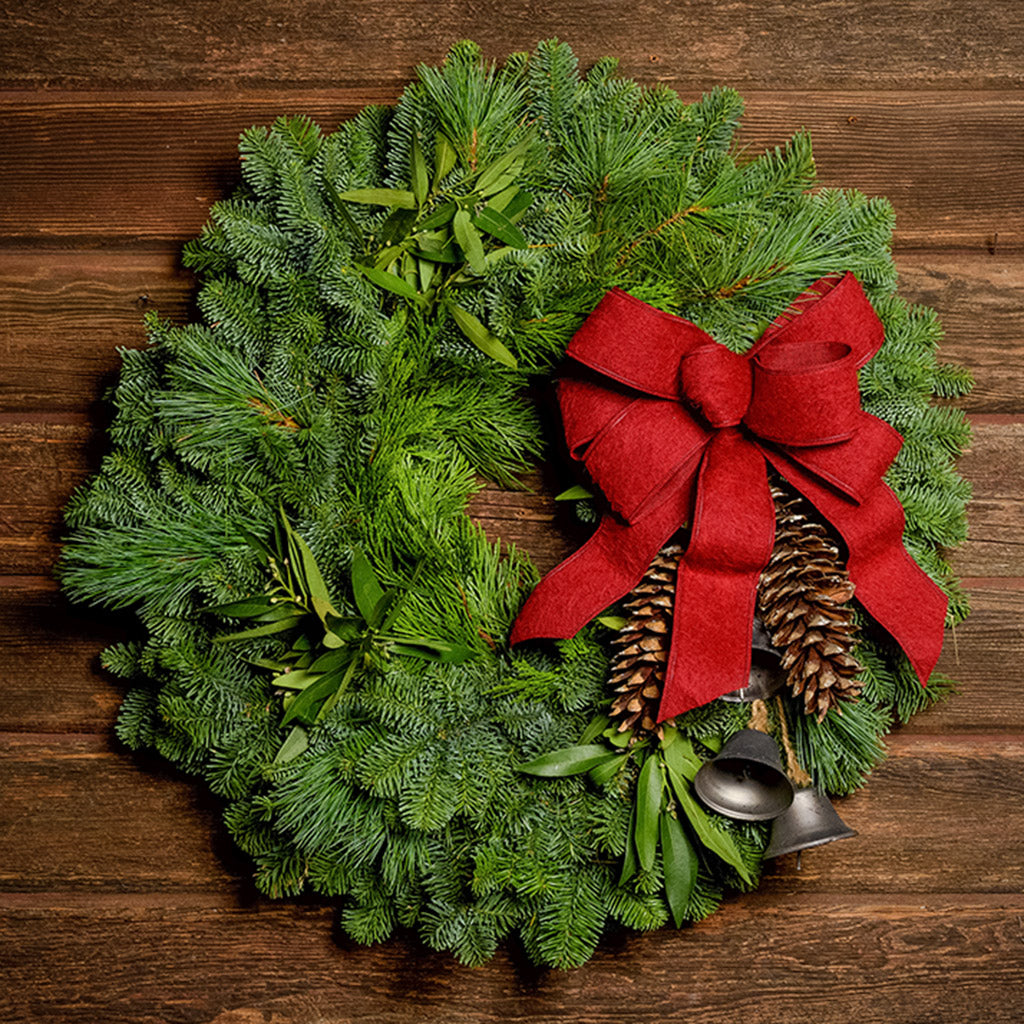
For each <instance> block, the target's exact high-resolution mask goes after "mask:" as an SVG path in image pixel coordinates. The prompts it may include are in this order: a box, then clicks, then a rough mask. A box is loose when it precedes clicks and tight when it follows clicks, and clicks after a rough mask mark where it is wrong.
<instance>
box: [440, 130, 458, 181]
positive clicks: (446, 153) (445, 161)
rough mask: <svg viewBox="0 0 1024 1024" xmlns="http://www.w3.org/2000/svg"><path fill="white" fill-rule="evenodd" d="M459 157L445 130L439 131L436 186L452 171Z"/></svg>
mask: <svg viewBox="0 0 1024 1024" xmlns="http://www.w3.org/2000/svg"><path fill="white" fill-rule="evenodd" d="M457 159H458V156H457V154H456V152H455V147H454V146H453V145H452V144H451V142H450V141H449V140H448V136H447V135H445V134H444V133H443V132H438V133H437V139H436V141H435V142H434V185H435V187H436V185H437V183H438V182H439V181H441V180H442V179H443V178H444V177H446V176H447V175H448V174H450V173H451V171H452V168H453V167H454V166H455V161H456V160H457Z"/></svg>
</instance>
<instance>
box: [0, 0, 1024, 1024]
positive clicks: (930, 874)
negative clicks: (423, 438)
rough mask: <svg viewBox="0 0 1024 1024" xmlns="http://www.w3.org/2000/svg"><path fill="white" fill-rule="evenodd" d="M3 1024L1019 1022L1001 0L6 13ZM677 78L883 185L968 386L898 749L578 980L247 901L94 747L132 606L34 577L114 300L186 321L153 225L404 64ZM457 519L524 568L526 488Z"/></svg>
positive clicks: (1012, 324)
mask: <svg viewBox="0 0 1024 1024" xmlns="http://www.w3.org/2000/svg"><path fill="white" fill-rule="evenodd" d="M0 27H2V29H3V31H2V32H0V124H2V130H3V134H2V139H3V141H2V143H0V481H2V487H0V636H2V640H3V646H2V660H0V694H2V699H0V778H2V785H3V791H2V793H3V795H2V800H0V844H2V846H0V965H2V977H3V983H2V985H0V1017H2V1019H3V1020H4V1021H11V1022H37V1021H38V1022H47V1024H65V1022H67V1024H71V1022H82V1024H86V1022H88V1024H93V1022H110V1024H120V1022H125V1024H128V1022H132V1024H138V1022H175V1024H176V1022H181V1024H186V1022H188V1024H193V1022H204V1024H205V1022H216V1024H314V1022H321V1024H357V1022H358V1024H392V1022H393V1024H413V1022H416V1024H418V1022H426V1021H429V1022H434V1021H437V1022H446V1024H448V1022H451V1024H463V1022H487V1021H499V1020H506V1021H515V1022H521V1024H543V1022H549V1021H550V1022H555V1021H577V1022H581V1024H622V1022H638V1024H639V1022H662V1021H691V1020H700V1021H702V1022H705V1024H737V1022H743V1024H778V1022H783V1021H784V1022H787V1024H805V1022H806V1024H832V1022H834V1024H849V1022H851V1021H858V1022H863V1024H874V1022H877V1024H883V1022H884V1024H933V1022H934V1024H971V1022H985V1024H993V1022H996V1024H1000V1022H1007V1024H1009V1022H1018V1021H1020V1020H1022V1019H1024V895H1022V887H1024V702H1022V700H1021V684H1022V682H1024V679H1022V675H1024V673H1022V670H1021V664H1022V662H1024V629H1022V628H1021V620H1022V615H1024V529H1022V527H1024V465H1022V459H1021V453H1022V449H1024V365H1022V360H1021V356H1022V354H1024V320H1022V317H1021V312H1022V305H1024V299H1022V284H1024V217H1022V214H1021V210H1022V207H1024V177H1022V174H1021V167H1022V166H1024V159H1022V158H1024V131H1022V128H1024V124H1022V115H1024V5H1022V4H1021V3H1020V2H1019V0H973V2H967V3H964V2H963V0H960V2H953V0H903V2H901V3H893V2H891V0H864V2H853V0H831V2H828V3H816V2H808V3H806V4H802V5H798V4H790V3H787V2H783V0H759V2H755V0H730V2H728V3H725V2H717V0H716V2H708V0H634V2H630V3H626V2H624V0H610V2H604V0H563V2H562V3H560V4H551V3H543V4H542V3H539V2H535V0H505V2H504V3H503V4H501V5H500V6H498V5H493V6H492V5H489V4H482V3H471V2H462V3H459V2H455V0H395V2H393V3H391V4H390V5H380V4H377V3H373V2H370V0H347V2H341V0H248V2H245V3H240V4H210V3H208V2H202V0H177V2H175V3H170V2H169V0H148V2H147V0H140V2H138V3H134V4H125V3H124V2H123V0H118V2H114V0H78V2H76V3H74V4H68V3H57V2H54V0H22V2H21V3H19V4H18V5H14V4H9V5H6V6H5V13H4V15H3V21H2V23H0ZM550 36H557V37H559V38H562V39H565V40H566V41H568V42H570V43H571V44H572V45H573V46H574V47H575V48H576V50H577V53H578V54H579V56H580V58H581V61H582V62H583V63H584V64H585V65H586V64H588V63H590V62H592V61H593V60H595V59H596V58H597V57H599V56H601V55H603V54H605V53H607V52H614V53H616V54H617V55H619V56H620V57H621V61H622V62H621V68H622V71H623V72H624V73H625V74H628V75H631V76H633V77H636V78H638V79H639V80H641V81H643V82H647V83H655V82H664V83H666V84H668V85H670V86H672V87H673V88H676V89H678V90H679V91H680V92H681V93H682V94H683V95H684V96H686V97H694V96H696V95H698V94H699V93H700V92H701V91H703V90H704V89H706V88H708V87H710V86H712V85H714V84H719V83H723V84H732V85H735V86H737V87H739V88H741V89H742V90H743V91H744V93H745V95H746V97H747V100H748V114H747V118H746V121H745V125H744V128H743V129H742V132H741V136H740V138H741V142H742V143H743V144H744V145H746V146H749V147H751V148H753V149H757V148H759V147H762V146H765V145H775V144H778V143H780V142H782V141H783V140H784V139H785V138H786V137H787V135H789V134H790V133H791V132H792V131H793V130H795V129H797V128H799V127H807V128H809V129H811V131H812V132H813V135H814V141H815V151H816V155H817V159H818V164H819V169H820V174H821V178H822V181H823V182H824V183H825V184H829V185H839V186H844V187H856V188H860V189H863V190H864V191H866V192H869V193H875V194H878V193H882V194H886V195H888V196H890V197H891V198H892V200H893V202H894V203H895V206H896V211H897V215H898V228H897V236H896V246H897V263H898V266H899V269H900V274H901V287H902V290H903V294H904V295H906V296H907V297H908V298H910V299H913V300H917V301H924V302H927V303H929V304H931V305H933V306H934V307H935V308H936V309H938V311H939V312H940V314H941V316H942V318H943V321H944V324H945V326H946V330H947V338H946V343H945V349H944V352H945V355H946V357H948V358H949V359H952V360H957V361H960V362H963V363H965V364H967V365H968V366H970V367H971V369H972V370H973V371H974V373H975V375H976V377H977V382H978V386H977V389H976V391H975V392H974V393H973V395H971V396H970V397H969V398H967V399H965V400H964V402H963V406H964V408H965V409H967V410H968V412H969V415H970V417H971V420H972V422H973V425H974V431H975V434H974V444H973V447H972V449H971V451H970V452H969V453H968V454H967V455H966V456H965V458H964V460H963V463H962V465H963V470H964V472H965V474H966V475H967V476H968V477H969V478H970V479H971V480H972V481H973V483H974V487H975V499H974V501H973V503H972V506H971V531H970V539H969V541H968V543H967V544H966V545H965V546H964V547H963V549H962V550H961V551H960V552H959V553H958V555H957V557H956V562H957V565H958V568H959V570H960V572H961V573H962V574H963V575H964V577H965V580H966V584H967V587H968V589H969V590H970V592H971V595H972V601H973V605H974V609H975V612H974V615H973V616H972V617H971V619H969V620H968V621H967V622H966V623H965V624H964V625H963V626H961V627H960V628H959V629H958V630H957V633H956V636H955V637H950V638H948V640H947V645H946V653H945V654H944V656H943V663H942V668H944V669H945V670H946V671H947V672H949V673H950V674H952V675H954V676H956V677H957V678H958V679H960V680H961V681H962V693H961V695H960V696H958V697H957V698H955V699H954V700H953V701H951V702H949V703H948V704H946V705H944V706H943V707H941V708H937V709H935V710H933V711H932V712H929V713H928V714H926V715H923V716H920V717H919V718H918V719H917V720H915V721H914V722H913V723H912V724H911V725H910V726H909V727H907V728H905V729H903V730H901V731H900V732H899V733H897V734H894V735H893V737H892V738H891V741H890V751H891V757H890V760H889V761H888V762H887V763H886V764H885V765H884V766H883V767H882V768H881V769H880V770H879V771H878V772H877V773H876V774H875V775H874V777H873V779H872V781H871V783H870V784H869V786H868V787H867V788H866V789H865V790H863V791H861V792H860V793H859V794H857V795H856V796H855V797H853V798H851V799H849V800H847V801H846V802H845V803H844V805H843V815H844V817H845V818H846V819H847V820H848V821H849V822H850V823H851V824H852V825H853V826H854V827H856V828H857V829H858V830H859V832H860V837H859V838H858V839H857V840H854V841H852V842H847V843H843V844H841V845H839V846H836V847H826V848H823V849H821V850H814V851H810V852H808V853H807V854H805V855H804V857H803V869H802V870H801V871H799V872H798V871H797V870H796V868H795V865H794V864H793V863H792V861H793V860H794V858H787V859H784V860H783V861H781V862H779V863H778V864H777V865H776V866H775V867H774V868H773V869H772V871H771V874H770V877H768V878H767V879H766V881H765V884H764V885H763V887H762V889H761V890H760V891H759V892H758V893H757V894H755V895H752V896H747V897H743V898H735V899H732V900H730V901H728V903H727V904H726V905H725V907H724V908H723V909H722V911H721V912H720V913H718V914H717V915H715V916H714V917H713V918H711V919H710V920H709V921H707V922H705V923H703V924H701V925H699V926H697V927H693V928H689V929H686V930H684V931H682V932H673V931H668V930H666V931H662V932H658V933H656V934H651V935H645V936H637V937H630V938H620V939H617V940H615V941H609V942H607V943H605V944H604V945H602V946H601V948H600V949H599V951H598V954H597V956H596V957H595V958H594V960H593V961H592V962H591V963H590V964H588V965H587V966H586V967H584V968H581V969H580V970H577V971H573V972H569V973H559V972H549V971H541V970H537V969H536V968H533V967H531V966H530V965H529V964H528V963H527V962H525V960H524V958H523V957H522V955H521V953H520V952H519V951H518V950H517V949H516V948H515V947H510V948H508V949H505V950H503V951H502V952H501V953H500V954H499V956H498V957H496V958H495V960H494V961H493V962H491V963H490V964H488V965H487V966H485V967H483V968H479V969H475V970H468V969H465V968H462V967H459V966H458V965H456V964H455V963H453V961H452V960H451V959H450V958H449V957H447V956H444V955H441V954H434V953H428V952H425V951H424V950H423V949H422V948H421V947H420V946H419V945H418V944H417V943H416V942H415V941H414V940H413V939H411V938H405V939H400V940H395V941H392V942H389V943H386V944H384V945H382V946H379V947H374V948H370V949H364V948H360V947H355V946H352V945H351V944H350V943H348V942H347V941H346V940H344V939H343V938H340V937H339V936H338V934H337V933H336V931H335V929H334V927H333V911H332V908H331V907H330V906H329V905H328V904H326V903H323V902H318V901H315V900H304V901H290V902H280V903H274V902H271V901H269V900H266V899H263V898H261V897H258V896H257V895H255V893H254V892H253V890H252V887H251V885H250V883H249V881H248V865H247V864H246V863H245V859H244V858H243V857H242V856H240V855H239V854H237V853H236V852H235V851H234V850H233V849H232V847H231V844H230V842H229V840H228V839H227V837H226V835H225V832H224V830H223V828H222V827H221V826H220V825H219V824H218V818H217V806H216V802H215V801H214V800H213V799H211V798H210V797H209V796H208V794H206V793H205V792H204V790H203V789H202V787H201V786H199V785H197V784H196V783H194V782H193V781H192V780H190V779H187V778H185V777H183V776H181V775H179V774H177V773H175V772H174V771H173V770H171V769H170V768H168V767H167V765H166V764H164V763H163V762H160V761H159V760H157V759H155V758H147V757H139V756H134V755H131V754H129V753H128V752H126V751H125V750H124V749H123V748H122V747H120V746H119V744H118V743H117V741H116V739H115V738H114V736H113V733H112V723H113V720H114V715H115V713H116V708H117V704H118V700H119V696H120V691H119V688H118V686H117V684H116V683H115V682H113V681H112V680H110V679H109V678H108V677H106V676H105V675H104V674H103V673H102V672H101V671H100V670H99V669H98V665H97V656H98V653H99V651H100V650H101V649H102V647H103V646H104V645H105V644H106V643H109V642H110V641H112V640H113V639H115V638H116V637H117V636H119V635H120V631H121V629H122V628H123V623H122V622H119V621H118V620H116V619H112V618H110V617H108V616H101V615H97V614H94V613H92V612H89V611H88V610H82V609H79V608H71V607H69V606H68V605H67V603H66V602H65V601H64V599H63V597H62V596H61V595H60V594H59V593H58V592H57V590H56V587H55V585H54V584H53V583H52V581H51V579H50V575H49V574H50V569H51V565H52V562H53V559H54V557H55V555H56V552H57V538H58V533H59V510H60V508H61V506H62V504H63V503H64V502H65V501H66V499H67V497H68V495H69V494H70V492H71V490H72V489H73V488H74V487H75V485H76V484H77V483H78V482H79V481H81V480H82V479H83V478H84V477H85V475H86V474H87V473H88V472H89V471H90V469H92V468H94V467H95V466H96V464H97V460H98V457H99V455H100V453H101V452H102V448H103V437H102V427H103V424H104V422H105V418H104V416H105V414H104V412H103V409H102V406H101V403H100V396H101V392H102V389H103V387H104V386H105V384H107V383H108V382H109V381H110V380H111V379H112V376H113V374H114V373H115V372H116V369H117V365H118V356H117V354H116V351H115V349H116V347H117V346H119V345H126V346H137V345H140V344H142V343H143V335H142V328H141V323H140V320H141V313H142V311H144V310H145V309H148V308H159V309H160V310H161V311H162V312H163V313H164V314H165V315H169V316H172V317H175V318H185V317H187V316H189V315H190V310H191V289H192V281H191V279H190V277H189V275H188V274H186V273H185V272H184V271H182V270H181V269H180V267H179V264H178V256H177V254H178V250H179V247H180V245H181V243H182V242H183V241H184V240H186V239H187V238H189V237H190V236H192V235H194V234H195V233H196V232H197V230H198V229H199V228H200V226H201V225H202V223H203V221H204V219H205V217H206V212H207V209H208V207H209V204H210V203H211V202H212V201H214V200H216V199H217V198H218V197H220V196H222V195H224V194H225V193H226V191H228V190H229V189H230V188H231V187H232V185H233V183H234V182H235V181H237V177H238V174H237V160H236V150H235V147H236V140H237V134H238V132H239V130H240V129H242V128H244V127H246V126H248V125H249V124H252V123H267V122H269V121H270V120H272V119H273V118H274V117H275V116H277V115H278V114H280V113H286V112H289V113H292V112H305V113H309V114H311V115H313V116H314V117H316V118H317V119H318V120H319V121H320V123H321V124H322V126H323V127H324V128H325V129H328V130H329V129H331V128H333V127H334V126H336V125H337V124H338V123H339V122H340V121H342V120H344V119H345V118H347V117H349V116H351V114H352V113H353V112H355V111H356V110H358V109H359V108H360V107H361V106H363V105H364V104H366V103H372V102H391V101H393V100H394V99H395V98H396V97H397V96H398V94H399V92H400V90H401V88H402V86H403V84H404V83H405V82H406V81H407V80H408V79H409V78H410V76H411V75H412V73H413V70H414V68H415V65H416V64H417V63H418V62H420V61H426V62H431V63H432V62H436V61H438V60H439V59H440V58H441V57H442V56H443V55H444V52H445V51H446V49H447V47H448V46H449V45H450V44H451V43H452V42H453V41H455V40H457V39H459V38H462V37H469V38H475V39H476V40H478V41H479V42H480V43H481V45H482V46H483V48H484V51H485V53H486V54H487V55H488V56H490V57H496V58H497V57H501V56H503V55H505V54H506V53H508V52H509V51H511V50H516V49H530V48H532V46H533V45H534V43H535V42H536V40H537V39H539V38H545V37H550ZM475 512H476V514H477V515H478V517H479V518H480V519H481V520H482V521H483V522H484V524H485V526H486V527H487V528H488V530H489V531H491V532H492V533H493V534H494V535H497V536H502V537H504V538H506V539H509V540H515V541H517V542H519V543H522V544H524V545H525V546H526V547H527V548H528V549H529V550H531V551H532V552H534V554H535V556H536V557H537V559H538V561H539V562H540V563H541V564H542V565H544V566H547V565H550V564H552V563H553V562H554V561H555V560H556V559H557V558H558V557H559V556H560V555H561V554H562V553H563V552H564V551H565V550H567V545H568V543H569V541H568V539H567V538H566V537H564V536H562V535H561V534H560V533H559V532H558V531H557V529H556V527H555V523H554V513H553V507H552V503H551V501H550V496H548V495H545V494H543V493H541V494H539V495H512V496H510V495H506V494H501V493H500V492H496V491H486V492H484V494H483V495H482V496H481V497H480V499H479V500H478V501H477V503H476V505H475Z"/></svg>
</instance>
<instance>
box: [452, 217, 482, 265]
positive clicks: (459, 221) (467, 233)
mask: <svg viewBox="0 0 1024 1024" xmlns="http://www.w3.org/2000/svg"><path fill="white" fill-rule="evenodd" d="M452 229H453V230H454V231H455V241H456V242H458V243H459V248H460V249H462V251H463V253H465V256H466V261H467V262H468V263H469V265H470V267H472V268H473V271H474V272H475V273H477V274H482V273H484V271H486V269H487V264H486V263H485V262H484V243H483V240H482V239H481V238H480V232H479V231H477V229H476V228H475V227H473V221H472V218H471V217H470V215H469V211H468V210H459V212H458V213H456V214H455V217H454V218H453V220H452Z"/></svg>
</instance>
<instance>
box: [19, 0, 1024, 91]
mask: <svg viewBox="0 0 1024 1024" xmlns="http://www.w3.org/2000/svg"><path fill="white" fill-rule="evenodd" d="M1022 33H1024V15H1022V11H1021V8H1020V6H1019V4H1016V3H1015V2H1014V0H975V2H973V3H970V4H955V3H951V2H947V0H904V2H902V3H900V4H892V3H889V2H886V0H833V2H831V3H828V4H807V5H800V6H796V5H792V4H788V3H785V2H783V0H765V2H762V3H757V2H755V0H734V2H730V3H722V2H714V3H707V2H704V0H637V2H636V3H631V4H628V5H627V4H620V3H609V2H608V0H574V2H573V3H571V4H550V3H542V2H540V0H505V2H504V3H502V4H501V5H493V4H479V3H464V2H459V0H403V2H402V3H398V4H392V5H391V6H390V7H387V8H382V7H380V5H379V4H376V3H374V2H372V0H348V2H346V3H344V4H338V3H328V2H324V0H273V2H266V0H263V2H260V3H258V4H245V5H242V6H241V7H232V6H221V7H218V6H211V5H210V4H208V3H203V2H202V0H184V2H180V0H179V2H176V3H171V2H168V0H149V2H147V3H145V4H134V5H132V4H128V5H126V4H123V3H118V2H116V0H81V2H79V3H76V4H73V5H65V4H53V3H49V2H47V0H23V2H22V3H21V4H19V5H18V8H17V13H16V14H14V15H13V16H12V17H10V18H9V21H8V28H7V31H6V32H5V33H4V36H3V39H2V42H0V68H2V69H3V70H2V72H0V83H3V84H5V85H8V86H24V87H35V88H52V87H54V86H60V87H65V88H66V87H69V86H70V87H75V88H88V87H90V86H94V85H97V84H104V85H105V84H116V85H122V86H127V85H131V86H135V87H154V86H162V87H167V86H183V87H187V88H196V87H197V86H198V87H202V86H207V87H209V86H213V87H218V88H224V89H229V90H230V89H233V88H235V87H237V86H238V85H239V84H241V85H243V86H253V85H256V86H274V87H278V86H280V85H282V84H283V85H286V86H302V87H308V86H316V87H320V88H324V87H330V86H331V85H332V84H334V83H336V82H340V81H344V82H350V83H355V84H357V85H359V86H361V87H372V86H374V85H376V84H377V83H380V82H385V83H389V84H391V85H392V86H393V87H394V88H398V87H399V86H400V85H401V84H403V83H404V82H405V81H406V80H407V79H408V78H409V77H410V76H411V74H412V73H413V71H414V69H415V67H416V65H417V64H418V63H420V62H421V61H425V62H427V63H436V62H437V61H439V60H440V59H441V58H443V57H444V54H445V52H446V51H447V49H448V47H449V46H450V45H451V43H453V42H454V41H456V40H457V39H462V38H467V37H468V38H473V39H476V40H477V41H478V42H479V43H480V44H481V46H482V47H483V49H484V52H485V54H486V55H487V56H488V57H491V58H499V59H500V58H504V57H505V55H506V54H508V53H509V52H510V51H513V50H528V49H532V48H533V46H534V44H535V43H536V41H537V40H538V39H544V38H550V37H552V36H557V37H558V38H561V39H564V40H566V41H567V42H569V43H570V44H572V46H573V47H574V48H575V50H576V52H577V54H578V55H579V57H580V59H581V61H582V63H583V64H584V65H588V64H590V63H592V62H593V61H594V60H596V59H597V58H599V57H601V56H603V55H604V54H606V53H608V52H609V51H614V52H615V53H616V54H617V55H618V56H619V57H620V59H621V62H622V70H623V71H624V72H625V73H626V74H629V75H646V76H654V75H656V76H657V77H658V78H660V79H663V80H667V81H668V82H670V83H671V84H672V85H674V86H678V85H682V86H684V87H686V88H689V89H694V88H703V87H705V86H706V85H707V84H709V83H717V82H722V81H726V82H728V81H735V82H738V83H739V84H741V85H746V86H753V87H764V86H765V85H767V86H768V87H772V88H780V89H786V88H789V89H806V88H814V89H827V90H835V89H848V88H868V89H873V88H879V87H887V86H898V87H899V88H902V89H908V88H920V87H923V86H933V87H934V86H940V87H947V88H952V87H955V88H960V89H963V88H972V87H973V88H977V87H988V88H991V87H997V86H998V87H1005V86H1011V85H1013V86H1016V85H1019V84H1020V83H1021V81H1022V77H1024V65H1022V62H1021V49H1022V47H1021V39H1022Z"/></svg>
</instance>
